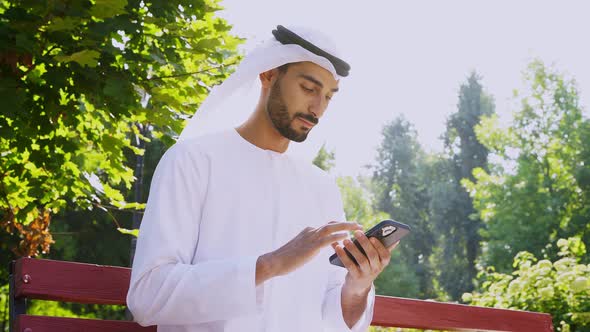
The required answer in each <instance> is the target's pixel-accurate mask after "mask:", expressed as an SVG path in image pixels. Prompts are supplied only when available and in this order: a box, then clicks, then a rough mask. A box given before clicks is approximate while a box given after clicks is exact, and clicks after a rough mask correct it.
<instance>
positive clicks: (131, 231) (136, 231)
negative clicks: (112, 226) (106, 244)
mask: <svg viewBox="0 0 590 332" xmlns="http://www.w3.org/2000/svg"><path fill="white" fill-rule="evenodd" d="M117 230H118V231H119V232H121V233H123V234H127V235H133V236H135V237H138V236H139V229H127V228H121V227H119V228H117Z"/></svg>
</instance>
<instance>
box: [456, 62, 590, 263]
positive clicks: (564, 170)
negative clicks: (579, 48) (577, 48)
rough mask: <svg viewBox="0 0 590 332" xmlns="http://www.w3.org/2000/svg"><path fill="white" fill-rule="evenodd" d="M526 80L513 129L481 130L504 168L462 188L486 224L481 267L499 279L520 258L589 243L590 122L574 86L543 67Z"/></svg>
mask: <svg viewBox="0 0 590 332" xmlns="http://www.w3.org/2000/svg"><path fill="white" fill-rule="evenodd" d="M526 80H527V82H528V83H529V84H530V91H526V92H525V93H524V94H522V96H521V100H522V108H521V110H519V111H518V112H516V113H515V114H514V120H513V123H512V124H511V125H510V126H509V127H508V128H501V127H500V126H499V125H498V119H497V117H494V116H492V117H489V118H487V119H484V120H483V121H482V124H481V125H479V126H478V127H477V128H476V132H477V136H478V139H479V140H480V141H481V142H482V143H483V144H484V145H485V146H486V147H487V148H488V149H489V150H490V151H491V152H493V153H494V154H495V155H496V156H497V158H498V159H499V160H500V162H497V163H494V164H493V165H491V166H490V170H489V171H486V170H484V169H476V170H475V171H474V178H475V180H474V181H471V180H467V179H466V180H464V181H463V183H464V185H465V186H466V187H467V189H468V191H469V192H470V194H471V196H472V197H473V200H474V206H475V208H476V210H477V212H478V214H479V217H480V218H481V219H482V220H483V222H484V223H485V229H484V230H483V231H482V233H481V234H482V237H483V240H484V243H483V255H482V264H483V265H486V266H495V267H496V268H497V269H498V270H499V271H508V270H509V268H510V263H511V257H513V256H515V255H516V254H517V253H518V252H520V251H528V252H531V253H532V254H533V255H535V256H537V257H539V256H541V255H543V254H544V253H545V252H546V253H547V254H548V257H549V258H550V259H553V258H556V257H557V251H556V249H555V248H554V247H546V244H547V243H553V242H555V241H556V240H557V239H559V238H568V237H572V236H579V237H580V238H581V239H582V241H583V242H584V243H589V241H590V226H589V223H588V221H589V220H590V215H589V213H588V212H589V209H588V205H589V204H590V201H589V200H588V190H587V189H588V179H587V177H586V176H585V175H584V174H588V173H587V172H588V168H587V165H588V163H589V162H590V160H588V159H587V158H588V147H587V145H588V144H587V142H588V141H587V140H586V141H584V139H587V137H588V132H587V130H588V129H587V128H588V120H585V119H584V118H583V116H582V111H581V107H580V106H579V102H578V92H577V90H576V86H575V83H574V82H573V81H572V80H566V79H565V78H564V77H563V76H562V75H561V74H559V73H558V72H556V71H555V70H554V69H551V68H547V67H546V66H545V65H543V64H542V63H541V62H538V61H537V62H533V63H532V64H531V65H530V66H529V70H528V72H527V75H526Z"/></svg>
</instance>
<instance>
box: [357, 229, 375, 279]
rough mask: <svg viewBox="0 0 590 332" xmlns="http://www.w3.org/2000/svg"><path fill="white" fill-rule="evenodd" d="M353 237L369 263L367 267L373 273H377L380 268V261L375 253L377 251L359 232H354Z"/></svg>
mask: <svg viewBox="0 0 590 332" xmlns="http://www.w3.org/2000/svg"><path fill="white" fill-rule="evenodd" d="M354 237H355V238H356V240H357V241H358V242H359V243H360V245H361V247H363V250H364V251H365V254H366V256H367V258H368V261H369V266H370V267H371V269H372V270H373V271H377V270H379V269H380V268H381V259H380V257H379V253H377V249H375V246H374V245H373V243H371V242H370V241H369V239H368V238H367V237H366V236H365V234H363V232H361V231H356V232H354Z"/></svg>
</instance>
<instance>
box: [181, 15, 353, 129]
mask: <svg viewBox="0 0 590 332" xmlns="http://www.w3.org/2000/svg"><path fill="white" fill-rule="evenodd" d="M279 40H281V41H279ZM302 45H303V46H302ZM338 54H339V53H338V50H337V49H336V47H335V45H334V44H333V43H332V41H330V39H329V38H328V37H327V36H325V35H324V34H322V33H320V32H318V31H314V30H311V29H307V28H301V27H297V28H291V29H286V28H285V27H283V26H278V27H277V29H276V30H274V31H273V37H271V38H270V39H268V40H267V41H265V42H264V43H263V44H262V45H260V46H258V47H256V48H255V49H254V50H252V51H251V52H250V53H248V54H247V55H246V56H245V57H244V59H243V60H242V62H241V63H240V64H239V65H238V68H237V69H236V71H235V72H234V73H233V74H231V75H230V76H229V77H228V78H227V79H226V80H225V81H224V82H223V83H222V84H220V85H218V86H216V87H215V88H213V89H212V91H211V92H210V94H209V96H208V97H207V98H206V99H205V101H204V102H203V103H202V104H201V106H200V107H199V109H198V110H197V112H196V113H195V115H193V117H192V118H191V119H190V120H189V122H188V124H187V125H186V127H185V128H184V130H183V131H182V133H181V135H180V138H179V139H180V140H186V139H190V138H194V137H198V136H202V135H204V134H207V133H211V132H214V131H217V130H219V129H221V128H223V129H226V128H229V126H237V125H239V124H240V123H241V122H243V121H244V120H245V119H246V118H247V116H248V115H249V114H250V113H251V112H252V110H253V109H254V107H255V105H256V101H255V100H252V98H254V97H252V91H251V90H252V87H253V86H254V84H255V83H257V82H258V76H259V74H260V73H263V72H266V71H268V70H271V69H274V68H277V67H280V66H282V65H284V64H287V63H293V62H302V61H309V62H313V63H315V64H317V65H319V66H321V67H323V68H325V69H326V70H328V71H329V72H330V73H332V75H334V79H336V80H339V79H340V78H342V77H344V76H347V75H348V71H349V69H350V66H349V65H348V64H347V63H346V62H344V61H342V60H341V58H340V57H339V56H338ZM258 83H259V82H258ZM248 94H249V95H248Z"/></svg>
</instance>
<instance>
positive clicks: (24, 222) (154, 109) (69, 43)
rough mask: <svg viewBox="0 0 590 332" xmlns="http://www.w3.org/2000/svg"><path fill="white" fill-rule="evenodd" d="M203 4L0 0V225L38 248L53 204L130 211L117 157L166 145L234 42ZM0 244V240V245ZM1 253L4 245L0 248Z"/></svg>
mask: <svg viewBox="0 0 590 332" xmlns="http://www.w3.org/2000/svg"><path fill="white" fill-rule="evenodd" d="M218 9H219V6H218V5H217V2H216V1H215V0H182V1H181V0H175V1H162V0H157V1H150V2H144V1H141V0H110V1H103V0H100V1H99V0H96V1H84V0H68V1H60V2H55V1H30V0H21V1H18V0H12V1H6V0H3V1H1V2H0V68H1V75H0V98H1V99H2V101H3V108H2V113H0V154H1V156H2V163H1V164H0V223H1V225H0V226H2V229H3V230H4V231H5V232H7V233H8V234H13V235H14V236H16V237H17V238H19V239H20V241H21V243H20V246H19V248H18V250H17V251H18V254H21V255H36V254H39V253H40V252H46V251H47V250H48V249H49V245H50V244H51V243H52V242H53V239H52V237H51V234H50V233H49V232H47V230H48V229H49V225H50V217H51V216H52V215H54V214H55V213H57V212H58V211H60V210H63V209H64V208H68V209H71V208H83V209H91V208H93V207H96V206H99V207H103V208H104V207H109V206H112V208H132V209H135V208H141V205H137V204H133V203H127V202H126V201H125V199H124V197H123V196H124V195H123V194H122V192H121V189H129V188H130V186H131V184H132V182H133V181H134V176H133V170H132V168H130V167H128V166H126V165H125V156H124V154H125V152H126V151H131V152H132V153H135V154H142V153H143V150H142V149H139V148H137V147H136V145H135V144H134V143H135V142H137V141H138V140H148V138H147V137H146V136H144V135H141V133H140V129H139V128H143V127H145V126H149V127H150V129H151V132H152V134H153V135H154V136H155V137H157V138H159V139H161V140H163V141H164V142H165V143H166V144H168V145H169V144H171V143H172V142H173V141H174V138H175V137H176V136H177V135H178V133H179V132H180V131H181V129H182V126H183V123H184V120H185V119H186V118H187V117H188V115H190V114H191V113H192V112H193V111H194V109H195V107H196V106H197V105H198V104H199V103H200V102H201V101H202V100H203V98H204V97H205V95H206V94H207V93H208V91H209V87H210V86H212V85H214V84H216V83H217V82H219V81H220V80H222V79H223V78H224V77H226V76H227V74H228V72H227V68H228V67H227V66H228V65H231V64H233V63H235V62H236V61H237V60H238V59H237V57H236V52H235V50H236V46H237V44H238V43H239V42H240V40H239V39H237V38H235V37H233V36H231V35H230V34H229V30H230V28H231V26H230V25H228V24H227V23H226V22H225V21H224V20H222V19H220V18H217V17H215V16H214V12H215V11H216V10H218ZM4 246H6V244H4V245H3V247H4ZM3 249H8V248H3Z"/></svg>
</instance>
